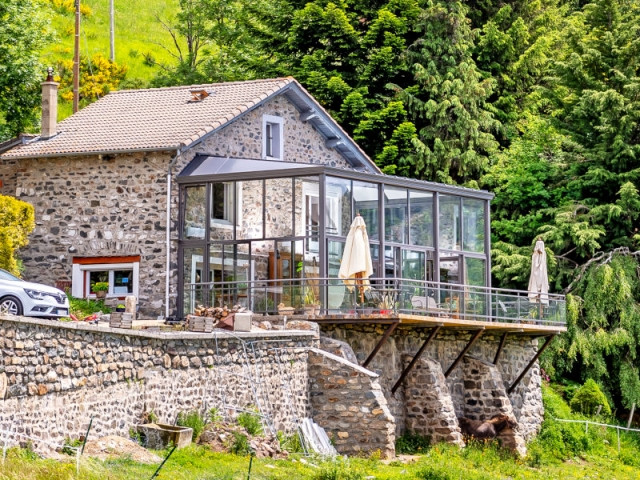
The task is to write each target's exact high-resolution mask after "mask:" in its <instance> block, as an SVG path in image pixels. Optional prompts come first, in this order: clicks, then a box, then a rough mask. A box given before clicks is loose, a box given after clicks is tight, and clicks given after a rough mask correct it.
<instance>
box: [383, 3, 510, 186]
mask: <svg viewBox="0 0 640 480" xmlns="http://www.w3.org/2000/svg"><path fill="white" fill-rule="evenodd" d="M465 13H466V8H465V7H464V6H463V5H462V3H461V2H459V1H458V2H436V1H432V0H430V1H428V2H427V4H426V6H425V7H424V9H423V11H422V13H421V15H420V18H419V25H418V31H419V33H420V38H419V39H418V40H417V41H415V42H414V43H413V44H412V45H411V47H410V48H409V50H408V52H407V55H406V59H405V60H406V62H407V63H408V64H409V65H410V68H411V71H412V73H413V79H414V82H415V83H414V85H413V86H410V87H407V88H402V87H401V86H399V85H396V90H397V93H398V97H399V98H400V99H401V100H402V101H403V102H404V104H405V106H406V108H407V111H408V112H409V117H410V120H412V121H413V123H414V124H415V125H416V127H417V138H416V139H415V140H414V142H413V144H414V148H415V149H416V152H415V155H414V157H413V159H412V167H413V169H414V172H415V176H417V177H418V178H423V179H428V180H435V181H439V182H444V183H468V182H471V181H472V180H473V179H477V178H478V176H479V175H480V174H482V173H483V172H484V170H485V169H486V167H487V165H488V161H489V155H490V154H491V153H492V152H494V151H495V150H496V149H497V146H498V145H497V142H496V140H495V138H494V136H493V132H495V131H496V130H497V129H498V128H499V122H498V121H497V120H496V119H495V118H494V116H493V115H492V113H491V112H490V109H489V107H488V106H487V103H486V100H487V98H488V97H489V96H490V95H491V92H492V89H493V85H494V82H493V81H492V80H491V79H484V80H483V79H482V78H481V74H480V72H479V70H478V68H477V67H476V64H475V62H474V60H473V58H472V49H473V33H472V31H471V28H470V24H469V20H468V19H467V18H466V16H465Z"/></svg>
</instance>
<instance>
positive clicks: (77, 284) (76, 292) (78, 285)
mask: <svg viewBox="0 0 640 480" xmlns="http://www.w3.org/2000/svg"><path fill="white" fill-rule="evenodd" d="M115 270H131V271H132V272H133V275H132V277H133V278H132V283H133V288H132V293H114V291H113V289H114V286H113V281H114V276H113V272H114V271H115ZM95 271H100V272H104V271H107V272H109V291H108V292H107V298H110V297H113V298H118V297H126V296H127V295H135V296H136V297H138V296H139V295H138V293H139V289H140V283H139V282H140V262H131V263H95V264H80V263H74V264H73V270H72V272H71V295H72V296H74V297H75V298H96V295H95V294H94V293H90V292H91V285H90V284H89V275H87V273H88V272H95ZM85 292H86V295H85Z"/></svg>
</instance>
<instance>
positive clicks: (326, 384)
mask: <svg viewBox="0 0 640 480" xmlns="http://www.w3.org/2000/svg"><path fill="white" fill-rule="evenodd" d="M309 378H310V380H311V382H310V386H309V390H310V391H309V394H310V398H311V411H312V416H313V419H314V421H315V422H316V423H317V424H318V425H320V426H321V427H323V428H324V429H325V430H326V431H327V434H328V435H329V437H330V438H331V439H332V440H333V443H334V445H335V447H336V450H338V452H339V453H341V454H347V455H354V454H355V455H357V454H362V453H371V452H375V451H378V450H379V451H380V453H381V455H382V456H383V457H384V458H390V457H393V456H394V455H395V430H396V426H395V420H394V418H393V416H392V415H391V412H390V411H389V408H388V407H387V400H386V399H385V397H384V394H383V393H382V390H381V389H380V384H379V383H378V375H376V374H375V373H373V372H371V371H369V370H367V369H365V368H362V367H360V366H358V365H356V364H354V363H351V362H349V361H348V360H346V359H344V358H342V357H339V356H337V355H333V354H331V353H328V352H325V351H323V350H319V349H315V348H314V349H311V350H310V351H309Z"/></svg>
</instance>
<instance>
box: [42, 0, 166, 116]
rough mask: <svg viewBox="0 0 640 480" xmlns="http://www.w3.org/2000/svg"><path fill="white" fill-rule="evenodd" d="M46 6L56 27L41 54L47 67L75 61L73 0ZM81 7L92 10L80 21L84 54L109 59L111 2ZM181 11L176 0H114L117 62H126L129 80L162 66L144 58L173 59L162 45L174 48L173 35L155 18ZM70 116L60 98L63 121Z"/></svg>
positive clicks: (85, 0)
mask: <svg viewBox="0 0 640 480" xmlns="http://www.w3.org/2000/svg"><path fill="white" fill-rule="evenodd" d="M44 4H45V8H47V7H46V6H47V5H48V8H51V9H52V11H53V12H54V15H53V23H52V26H53V28H54V30H55V32H56V41H55V42H53V43H52V44H50V45H49V47H48V48H47V49H46V50H45V51H44V52H42V60H43V63H45V64H46V65H54V66H55V65H57V64H58V63H59V62H60V61H61V60H72V59H73V42H74V23H75V17H74V13H73V0H45V2H44ZM81 6H82V7H83V8H88V9H89V10H90V13H89V14H88V15H84V16H83V17H82V21H81V36H80V54H81V56H89V57H93V56H94V55H95V54H97V53H101V54H102V55H103V56H104V57H106V58H109V0H82V3H81ZM177 11H178V0H126V1H125V0H115V27H116V28H115V30H116V35H115V47H116V62H117V63H119V64H125V65H126V66H127V77H126V78H127V81H128V82H132V81H136V80H141V81H142V82H144V83H146V82H148V81H149V80H150V79H151V78H153V76H154V75H155V73H156V71H157V69H158V67H157V66H150V65H149V64H148V63H149V62H148V61H146V58H149V57H151V58H153V59H154V60H156V61H158V62H161V63H163V62H164V63H169V62H171V56H170V54H169V53H168V52H167V51H166V50H165V49H164V48H162V46H161V45H165V46H167V47H170V46H171V42H172V40H171V37H170V35H169V34H168V32H167V31H166V30H165V29H164V28H163V27H162V26H161V25H160V23H159V22H158V21H157V19H156V17H160V18H162V19H164V20H167V19H171V18H172V17H173V16H175V13H176V12H177ZM70 114H71V104H70V103H68V102H61V104H60V113H59V119H63V118H65V117H67V116H69V115H70Z"/></svg>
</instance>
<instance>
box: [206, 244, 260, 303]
mask: <svg viewBox="0 0 640 480" xmlns="http://www.w3.org/2000/svg"><path fill="white" fill-rule="evenodd" d="M247 250H248V245H247V244H241V245H220V244H217V245H216V244H214V245H211V248H210V250H209V282H213V284H212V285H211V288H210V291H209V292H208V297H207V303H208V305H212V306H216V307H222V306H224V305H227V306H228V307H232V306H233V305H236V304H241V305H243V306H246V305H247V288H248V285H247V280H248V278H249V271H250V264H249V256H248V254H247Z"/></svg>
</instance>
